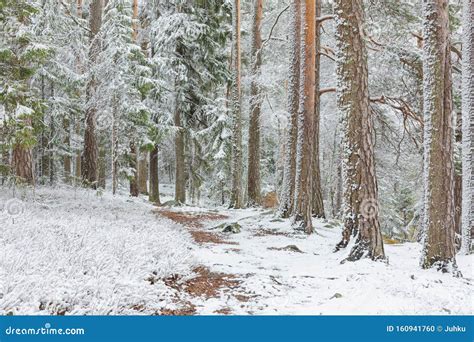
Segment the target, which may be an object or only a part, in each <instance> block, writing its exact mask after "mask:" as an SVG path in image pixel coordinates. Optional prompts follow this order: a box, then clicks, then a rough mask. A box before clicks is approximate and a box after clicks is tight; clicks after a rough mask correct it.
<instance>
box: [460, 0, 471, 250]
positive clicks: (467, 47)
mask: <svg viewBox="0 0 474 342" xmlns="http://www.w3.org/2000/svg"><path fill="white" fill-rule="evenodd" d="M463 5H464V7H463V37H464V40H463V57H462V60H463V70H462V83H463V88H462V89H463V94H462V97H463V103H462V139H463V140H462V155H463V160H462V178H463V185H462V189H463V193H462V229H461V231H462V240H461V252H462V253H465V254H466V253H469V252H470V250H471V248H472V247H471V234H472V232H473V229H474V198H473V196H474V157H473V155H474V47H473V44H474V2H472V1H470V0H464V2H463Z"/></svg>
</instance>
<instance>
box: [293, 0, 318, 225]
mask: <svg viewBox="0 0 474 342" xmlns="http://www.w3.org/2000/svg"><path fill="white" fill-rule="evenodd" d="M301 8H302V11H301V12H302V15H301V20H302V23H304V24H302V30H301V42H302V46H301V49H300V50H301V57H300V58H301V74H300V100H299V101H300V104H299V114H298V141H297V147H296V149H297V153H296V187H295V222H297V223H298V224H300V226H301V227H303V229H304V231H305V232H306V233H307V234H311V233H312V232H313V225H312V221H311V217H312V190H313V186H312V177H313V172H312V166H313V152H314V150H313V140H314V88H315V87H314V81H315V79H314V78H315V65H316V56H315V55H316V53H315V52H316V51H315V45H314V44H315V33H316V16H315V1H314V0H305V1H304V5H302V7H301Z"/></svg>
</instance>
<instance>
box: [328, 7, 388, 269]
mask: <svg viewBox="0 0 474 342" xmlns="http://www.w3.org/2000/svg"><path fill="white" fill-rule="evenodd" d="M335 13H337V16H338V18H337V20H336V22H337V28H336V39H337V48H338V49H337V58H336V59H337V69H336V71H337V77H338V99H337V102H338V107H339V110H340V112H341V114H342V120H343V129H344V138H343V166H342V167H343V179H344V196H343V203H344V213H343V215H344V230H343V239H342V241H341V242H340V243H339V244H338V246H337V248H342V247H345V246H347V243H348V242H349V239H350V236H351V234H357V239H356V242H355V245H354V247H353V249H352V250H351V252H350V254H349V256H348V258H347V260H349V261H355V260H358V259H360V258H362V257H370V258H372V259H373V260H377V259H384V258H385V253H384V248H383V241H382V234H381V231H380V223H379V216H378V193H377V179H376V176H375V160H374V143H373V135H374V127H373V119H372V115H371V112H370V107H369V90H368V66H367V50H366V46H365V37H364V32H363V27H364V9H363V4H362V0H337V1H336V10H335Z"/></svg>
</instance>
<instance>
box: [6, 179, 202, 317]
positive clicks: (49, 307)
mask: <svg viewBox="0 0 474 342" xmlns="http://www.w3.org/2000/svg"><path fill="white" fill-rule="evenodd" d="M12 198H13V196H12V191H11V190H10V189H7V188H0V209H2V207H3V210H2V211H1V212H0V314H140V313H143V314H153V313H156V312H157V311H159V310H160V309H161V308H163V307H169V306H170V305H171V306H172V305H173V304H172V303H171V302H172V301H171V299H170V296H171V295H172V294H171V292H170V291H171V289H169V288H167V287H166V286H165V285H164V284H163V283H162V282H156V283H154V284H153V285H151V284H150V282H148V281H147V278H148V277H150V276H151V275H153V277H154V278H162V277H166V276H168V275H170V274H189V272H190V271H189V270H190V268H191V266H192V264H193V259H192V256H191V255H190V253H189V248H190V245H191V239H190V236H189V234H188V232H187V231H186V230H185V229H183V228H182V227H181V226H179V225H176V224H174V223H172V222H171V221H169V220H166V219H163V218H160V217H158V216H157V215H156V214H155V213H153V209H154V208H153V206H152V205H150V204H148V203H146V202H145V201H143V200H141V199H130V198H129V197H128V196H116V197H113V196H111V195H109V194H103V195H98V194H97V192H95V191H91V190H85V189H66V188H59V189H46V188H39V189H36V192H35V193H33V192H32V191H31V190H23V191H17V194H16V196H15V198H16V199H12Z"/></svg>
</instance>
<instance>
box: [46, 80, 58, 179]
mask: <svg viewBox="0 0 474 342" xmlns="http://www.w3.org/2000/svg"><path fill="white" fill-rule="evenodd" d="M50 87H51V99H54V84H53V82H51V84H50ZM55 127H56V125H55V123H54V116H53V115H52V114H51V117H50V119H49V139H48V140H49V141H48V152H49V156H48V159H49V184H50V185H53V184H54V183H55V181H56V168H55V163H54V162H55V160H54V147H53V139H54V135H55Z"/></svg>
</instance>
